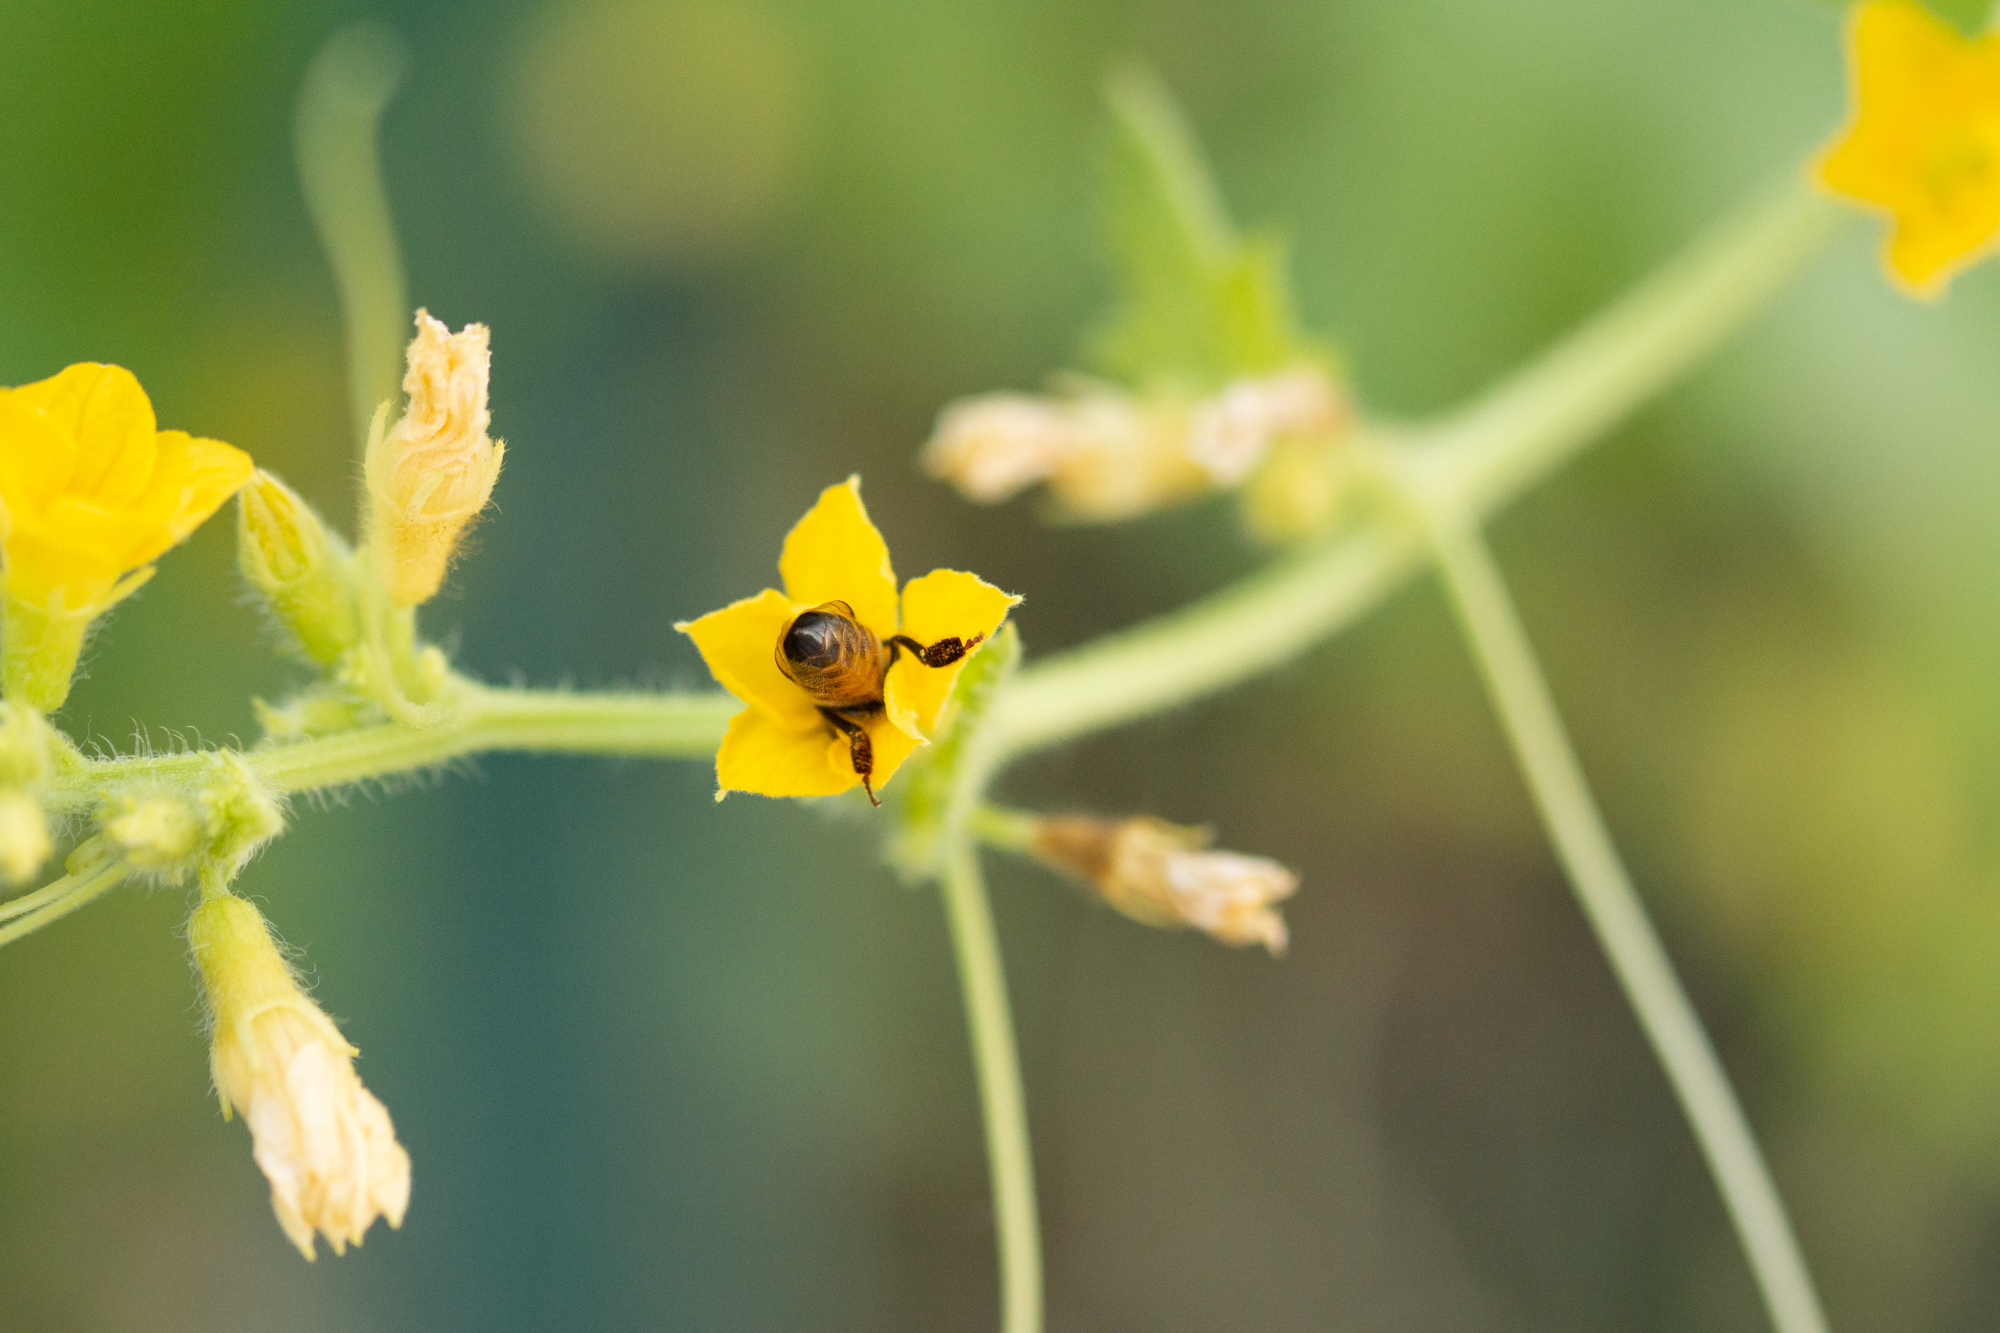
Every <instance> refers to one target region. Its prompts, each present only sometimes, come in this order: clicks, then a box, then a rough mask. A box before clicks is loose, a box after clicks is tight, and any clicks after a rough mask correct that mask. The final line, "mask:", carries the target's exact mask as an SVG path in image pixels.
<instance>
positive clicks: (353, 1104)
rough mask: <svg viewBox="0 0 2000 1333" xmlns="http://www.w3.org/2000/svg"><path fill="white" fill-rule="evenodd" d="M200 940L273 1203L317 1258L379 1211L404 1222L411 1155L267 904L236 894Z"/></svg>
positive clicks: (224, 1054) (227, 1077)
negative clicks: (275, 936) (286, 953)
mask: <svg viewBox="0 0 2000 1333" xmlns="http://www.w3.org/2000/svg"><path fill="white" fill-rule="evenodd" d="M188 944H189V946H190V947H191V948H192V950H193V952H194V961H195V966H196V967H197V968H198V969H199V970H200V973H201V979H202V985H203V987H204V989H205V990H206V991H207V994H208V1003H209V1009H210V1012H211V1013H212V1015H213V1017H214V1021H215V1035H214V1046H213V1048H212V1049H211V1052H210V1067H211V1069H212V1070H213V1072H214V1076H215V1089H216V1092H217V1094H218V1095H219V1096H220V1097H221V1099H222V1113H223V1115H224V1116H227V1115H229V1114H230V1111H231V1109H232V1108H240V1109H241V1110H242V1112H243V1119H244V1120H245V1121H246V1122H248V1124H249V1126H250V1140H251V1154H252V1156H254V1157H255V1158H256V1159H257V1165H258V1167H259V1168H261V1169H262V1170H263V1172H264V1175H265V1177H266V1178H267V1179H268V1180H269V1181H270V1182H271V1210H272V1211H273V1212H275V1213H276V1214H277V1215H278V1225H280V1226H281V1227H283V1228H284V1229H285V1235H286V1236H288V1237H290V1238H291V1241H292V1244H294V1245H296V1246H298V1247H299V1252H300V1253H302V1254H304V1255H305V1257H306V1258H308V1259H311V1258H312V1257H313V1235H314V1233H315V1232H318V1233H320V1234H322V1235H324V1236H325V1237H326V1238H327V1241H328V1242H329V1243H330V1244H331V1245H332V1246H333V1252H334V1253H335V1254H342V1253H345V1251H346V1248H347V1246H348V1245H349V1244H350V1243H352V1244H355V1245H359V1244H360V1243H361V1239H362V1237H363V1236H364V1235H365V1234H366V1233H367V1231H368V1228H369V1226H370V1225H371V1224H373V1222H374V1221H375V1219H376V1218H377V1217H384V1218H387V1219H388V1221H389V1225H390V1226H392V1227H395V1226H401V1225H402V1223H403V1212H404V1210H405V1209H406V1208H408V1206H409V1202H410V1158H409V1154H408V1153H406V1152H404V1151H403V1146H402V1145H401V1144H399V1143H397V1142H396V1131H395V1129H394V1127H393V1126H392V1125H391V1124H390V1123H389V1113H388V1112H387V1111H386V1110H384V1109H383V1107H382V1103H381V1102H379V1101H377V1100H375V1098H374V1096H373V1095H372V1094H371V1093H370V1092H369V1091H368V1089H367V1088H365V1087H363V1086H362V1085H361V1080H360V1078H359V1077H357V1076H356V1075H355V1072H354V1055H355V1050H354V1048H353V1047H352V1046H349V1045H348V1044H347V1042H346V1040H345V1039H344V1038H343V1037H342V1036H341V1035H340V1031H339V1029H337V1028H336V1027H334V1025H333V1022H332V1020H330V1019H329V1018H327V1016H326V1015H325V1014H324V1013H322V1012H321V1011H320V1009H319V1006H317V1005H315V1004H314V1003H313V1002H312V1001H311V1000H310V999H308V998H307V997H306V995H305V993H304V992H303V991H302V990H300V989H299V984H298V981H297V980H296V979H295V978H294V977H293V975H292V971H291V968H290V967H288V966H287V965H286V963H285V960H284V958H283V956H282V955H280V954H279V952H278V948H277V945H275V944H274V943H273V942H272V940H271V934H270V931H269V929H268V928H267V927H266V926H265V924H264V918H263V917H262V916H260V915H259V914H258V912H257V909H256V908H254V907H252V906H250V904H248V903H246V902H244V901H243V900H242V899H240V898H236V897H231V896H229V895H227V894H225V895H222V896H219V897H214V898H210V899H208V900H207V901H205V902H203V903H202V904H201V906H199V907H197V908H195V910H194V915H193V916H192V917H190V918H189V919H188Z"/></svg>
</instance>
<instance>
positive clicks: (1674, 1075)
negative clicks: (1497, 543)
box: [1405, 484, 1827, 1333]
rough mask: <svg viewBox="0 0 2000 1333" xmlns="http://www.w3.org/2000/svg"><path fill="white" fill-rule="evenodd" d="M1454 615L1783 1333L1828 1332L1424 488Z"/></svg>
mask: <svg viewBox="0 0 2000 1333" xmlns="http://www.w3.org/2000/svg"><path fill="white" fill-rule="evenodd" d="M1405 494H1406V496H1407V497H1408V498H1409V499H1410V501H1411V502H1412V503H1413V504H1414V505H1415V506H1416V508H1417V510H1418V512H1419V514H1420V515H1421V517H1422V520H1423V524H1424V528H1425V531H1426V534H1427V536H1428V538H1429V540H1430V544H1431V550H1432V552H1433V553H1434V554H1435V556H1436V559H1437V568H1438V572H1439V575H1440V577H1441V578H1442V579H1443V581H1444V586H1445V590H1446V592H1447V594H1448V595H1449V597H1450V600H1451V604H1452V609H1453V611H1454V612H1455V613H1456V615H1457V618H1458V621H1459V625H1460V626H1461V628H1462V629H1463V630H1464V632H1465V637H1466V641H1467V643H1468V644H1469V645H1470V647H1471V649H1472V653H1473V656H1474V658H1475V659H1476V660H1477V662H1478V664H1479V669H1480V674H1481V676H1482V677H1483V678H1484V679H1485V682H1486V687H1487V692H1488V693H1489V694H1490V695H1491V697H1492V700H1493V705H1494V708H1495V710H1496V711H1497V712H1498V714H1499V717H1500V722H1501V725H1502V727H1503V729H1504V730H1505V731H1506V734H1507V740H1508V743H1509V745H1510V746H1511V747H1512V749H1513V751H1514V756H1515V758H1516V760H1517V761H1518V762H1519V764H1520V767H1521V773H1522V776H1523V777H1524V778H1525V779H1526V780H1527V784H1528V790H1529V793H1530V795H1531V796H1532V797H1533V798H1534V804H1535V809H1536V810H1537V812H1538V813H1539V814H1540V815H1541V818H1542V824H1543V826H1544V827H1545V828H1546V829H1547V831H1548V835H1549V840H1550V841H1551V842H1552V843H1553V844H1554V846H1555V850H1556V855H1557V857H1558V858H1559V859H1560V860H1561V862H1562V865H1563V869H1564V871H1565V872H1566V873H1567V874H1568V877H1569V881H1570V885H1571V887H1572V888H1573V889H1575V891H1576V896H1577V901H1578V903H1579V904H1581V906H1582V908H1583V911H1584V915H1585V916H1586V917H1587V918H1588V919H1589V921H1590V926H1591V929H1592V930H1593V931H1594V932H1595V933H1596V935H1597V940H1598V943H1599V944H1600V945H1601V946H1602V947H1603V949H1604V955H1605V957H1606V958H1607V959H1608V960H1609V961H1610V963H1611V967H1612V971H1613V972H1615V973H1616V974H1617V977H1618V982H1619V984H1620V986H1622V987H1623V988H1624V990H1625V995H1626V998H1627V999H1629V1000H1630V1001H1631V1003H1632V1007H1633V1009H1634V1010H1635V1011H1636V1012H1637V1014H1638V1017H1639V1023H1640V1026H1641V1027H1643V1028H1644V1029H1645V1032H1646V1037H1647V1039H1648V1040H1649V1041H1650V1042H1651V1043H1652V1046H1653V1051H1654V1054H1655V1055H1657V1056H1658V1057H1659V1061H1660V1066H1661V1068H1662V1069H1664V1070H1665V1071H1666V1075H1667V1080H1668V1082H1669V1083H1671V1084H1672V1085H1673V1088H1674V1094H1675V1095H1676V1096H1677V1097H1678V1098H1679V1099H1680V1103H1681V1107H1682V1109H1683V1110H1684V1111H1685V1112H1686V1113H1687V1117H1688V1121H1689V1124H1690V1125H1691V1126H1692V1128H1693V1130H1694V1134H1695V1138H1696V1140H1697V1142H1699V1143H1700V1145H1701V1150H1702V1154H1703V1156H1704V1157H1706V1158H1707V1160H1708V1166H1709V1170H1710V1172H1711V1173H1712V1174H1713V1175H1714V1177H1715V1181H1716V1184H1717V1185H1718V1186H1719V1187H1720V1189H1721V1192H1722V1198H1723V1202H1724V1204H1725V1205H1727V1207H1728V1210H1729V1216H1730V1220H1731V1221H1732V1222H1733V1223H1734V1224H1735V1226H1736V1231H1737V1235H1738V1237H1739V1238H1740V1239H1741V1241H1742V1244H1743V1250H1744V1253H1745V1255H1746V1256H1747V1257H1748V1259H1749V1261H1750V1268H1751V1271H1752V1273H1753V1274H1754V1276H1755V1277H1756V1280H1757V1285H1758V1288H1759V1290H1760V1291H1761V1292H1762V1293H1763V1297H1764V1304H1765V1307H1766V1308H1767V1309H1768V1310H1769V1312H1770V1315H1771V1322H1772V1323H1773V1325H1775V1326H1776V1328H1777V1329H1778V1333H1826V1327H1827V1324H1826V1315H1825V1313H1824V1312H1823V1311H1822V1310H1821V1308H1820V1302H1819V1295H1818V1293H1817V1292H1816V1291H1815V1289H1814V1287H1813V1281H1812V1275H1811V1272H1810V1271H1809V1270H1808V1268H1807V1267H1806V1261H1805V1256H1804V1254H1803V1253H1802V1252H1801V1251H1800V1249H1799V1243H1798V1237H1797V1236H1796V1235H1795V1234H1794V1233H1793V1231H1792V1225H1791V1220H1790V1218H1789V1217H1787V1216H1786V1213H1785V1205H1784V1201H1783V1199H1782V1198H1781V1197H1780V1196H1779V1194H1778V1187H1777V1184H1776V1182H1775V1181H1773V1180H1772V1178H1771V1171H1770V1168H1769V1166H1767V1165H1766V1164H1765V1161H1764V1156H1763V1153H1762V1152H1761V1151H1760V1150H1759V1149H1758V1147H1757V1140H1756V1136H1755V1135H1754V1134H1753V1133H1752V1132H1751V1129H1750V1121H1749V1118H1748V1117H1747V1116H1746V1115H1745V1114H1744V1112H1743V1105H1742V1103H1741V1102H1740V1101H1739V1100H1738V1099H1737V1096H1736V1090H1735V1088H1734V1087H1733V1086H1731V1084H1730V1081H1729V1075H1728V1073H1727V1072H1726V1071H1725V1070H1724V1069H1723V1067H1722V1061H1721V1059H1720V1058H1719V1057H1718V1056H1717V1055H1716V1053H1715V1048H1714V1046H1713V1045H1712V1044H1710V1042H1709V1039H1708V1034H1707V1032H1706V1031H1705V1030H1703V1028H1702V1024H1701V1018H1700V1016H1699V1015H1698V1014H1697V1013H1696V1012H1695V1008H1694V1004H1693V1002H1692V1001H1690V1000H1689V999H1688V995H1687V991H1686V990H1685V989H1684V988H1683V987H1682V986H1681V983H1680V978H1679V977H1678V976H1676V975H1675V973H1674V966H1673V962H1672V960H1671V959H1670V958H1669V957H1668V955H1667V951H1666V947H1665V945H1663V944H1662V943H1661V941H1660V937H1659V934H1658V932H1657V931H1656V930H1655V929H1654V927H1653V923H1652V920H1651V919H1650V918H1649V917H1648V915H1647V913H1646V908H1645V904H1644V903H1643V902H1642V901H1641V900H1640V898H1639V894H1638V891H1637V890H1636V889H1635V888H1634V887H1633V885H1632V879H1631V876H1630V874H1628V873H1627V871H1626V869H1625V864H1624V862H1623V860H1622V859H1621V858H1620V857H1619V855H1618V851H1617V848H1616V847H1615V846H1614V845H1613V843H1612V841H1611V833H1610V830H1609V829H1608V828H1607V827H1606V826H1605V823H1604V816H1603V814H1602V813H1601V812H1600V811H1599V810H1598V808H1597V802H1596V801H1595V799H1593V797H1592V796H1591V793H1590V787H1589V784H1588V781H1587V780H1586V779H1585V777H1584V774H1583V766H1582V765H1581V764H1580V763H1579V762H1578V761H1577V757H1576V751H1575V750H1574V748H1573V747H1572V746H1571V745H1570V741H1569V736H1568V733H1567V732H1566V731H1565V730H1564V728H1563V724H1562V717H1561V714H1560V713H1558V712H1557V710H1556V704H1555V699H1554V697H1553V696H1552V695H1551V694H1550V692H1549V687H1548V682H1547V681H1545V680H1544V679H1543V678H1542V672H1541V668H1540V666H1539V665H1538V664H1537V662H1536V661H1535V655H1534V648H1533V647H1532V645H1531V644H1530V643H1529V641H1528V635H1527V631H1526V630H1525V629H1524V628H1523V627H1522V625H1521V621H1520V616H1519V614H1518V613H1517V612H1516V611H1515V609H1514V604H1513V600H1512V599H1511V598H1510V597H1509V596H1508V594H1507V587H1506V583H1505V581H1504V580H1503V579H1502V577H1501V574H1500V570H1499V567H1498V566H1497V565H1496V564H1495V563H1494V560H1493V556H1492V553H1491V552H1490V551H1488V550H1487V547H1486V543H1485V541H1484V540H1483V539H1482V538H1481V536H1480V534H1479V530H1478V528H1477V527H1476V525H1475V524H1474V522H1473V520H1472V519H1471V518H1470V516H1468V515H1466V514H1465V513H1463V512H1462V511H1460V510H1458V509H1455V508H1454V507H1453V505H1452V503H1451V501H1450V500H1448V499H1441V498H1440V497H1438V496H1437V495H1435V494H1432V493H1429V492H1426V491H1425V490H1424V489H1423V487H1422V486H1421V485H1420V484H1418V485H1411V486H1409V487H1408V489H1407V490H1406V492H1405Z"/></svg>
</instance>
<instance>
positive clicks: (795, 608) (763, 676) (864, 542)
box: [675, 477, 1020, 800]
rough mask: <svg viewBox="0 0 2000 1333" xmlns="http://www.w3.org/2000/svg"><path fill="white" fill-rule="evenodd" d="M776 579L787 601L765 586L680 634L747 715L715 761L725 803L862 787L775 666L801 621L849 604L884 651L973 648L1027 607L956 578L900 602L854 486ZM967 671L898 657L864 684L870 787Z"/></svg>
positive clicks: (971, 579) (823, 722) (829, 506)
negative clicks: (747, 795)
mask: <svg viewBox="0 0 2000 1333" xmlns="http://www.w3.org/2000/svg"><path fill="white" fill-rule="evenodd" d="M778 572H779V574H780V575H781V576H782V578H783V580H784V584H785V590H784V591H783V592H778V591H777V590H775V589H771V588H767V589H765V590H764V591H763V592H762V593H760V594H758V595H757V596H755V597H750V598H746V599H744V600H743V601H740V602H736V603H733V604H732V605H729V606H726V607H724V608H722V609H721V610H720V611H711V612H710V613H709V614H707V615H705V616H703V617H701V619H699V620H696V621H693V622H691V623H682V624H679V625H676V626H675V628H676V629H678V630H680V631H682V632H683V633H685V634H687V635H688V636H689V637H690V638H692V639H693V640H694V642H695V647H697V648H699V649H700V650H701V655H702V658H703V659H704V660H705V661H706V662H707V663H708V669H709V670H710V671H711V672H713V673H714V674H715V678H716V680H717V681H719V682H720V683H721V685H722V687H723V688H724V689H726V690H728V691H729V692H730V693H731V694H733V695H735V696H736V697H737V698H738V699H740V700H742V701H743V703H744V704H745V705H747V706H746V707H745V708H744V710H743V711H742V712H740V713H738V714H737V715H736V717H735V718H734V719H733V720H732V721H731V722H730V724H729V732H728V734H727V735H726V736H725V737H724V738H723V741H722V748H721V750H720V751H719V752H718V753H717V755H716V760H715V771H716V784H717V788H718V790H717V792H716V798H717V799H718V800H719V799H721V797H722V796H723V795H724V794H725V793H727V792H732V791H745V792H756V793H758V794H760V795H764V796H831V795H834V794H835V793H837V792H843V791H846V790H848V789H849V788H852V787H856V786H859V785H860V784H861V780H862V779H861V775H860V774H858V773H857V772H856V771H855V764H854V757H853V751H852V749H851V746H850V742H849V741H848V740H847V739H846V738H845V737H843V736H842V735H841V733H840V732H839V730H837V729H836V726H835V725H834V724H833V723H832V722H830V721H829V720H828V719H827V717H826V716H825V715H824V714H822V713H821V711H820V710H819V708H818V707H817V706H816V705H815V704H814V702H813V699H812V697H811V696H809V695H808V694H807V693H806V691H805V689H804V688H803V687H801V686H800V685H798V684H797V683H795V682H794V681H793V680H792V679H791V678H790V677H789V676H787V675H786V674H785V672H784V671H783V670H782V669H780V667H779V665H778V660H777V657H778V653H779V651H780V646H781V645H780V639H781V638H782V637H783V635H784V634H785V632H786V629H787V627H788V626H790V625H791V623H792V621H793V619H794V618H795V617H797V616H799V615H800V614H801V613H803V612H807V611H811V610H814V609H815V608H820V607H823V606H825V605H826V604H828V603H844V604H845V605H846V607H847V608H848V610H849V611H850V612H851V614H852V619H853V620H854V621H856V622H858V623H859V625H860V626H861V627H862V628H863V629H865V630H866V631H867V632H868V633H869V634H872V635H873V636H874V637H875V640H876V641H877V642H878V643H881V644H886V643H888V641H889V640H890V639H891V638H892V637H894V636H907V637H908V638H909V639H911V640H913V641H916V642H918V643H921V644H925V645H930V644H935V643H942V642H944V641H946V640H950V639H956V640H958V641H959V642H960V643H961V644H965V645H971V644H973V643H974V642H975V641H977V640H979V639H983V638H985V637H987V636H990V635H991V634H992V633H993V632H994V631H995V630H997V629H999V628H1000V622H1001V621H1003V620H1005V619H1006V617H1007V608H1008V607H1010V606H1012V605H1013V604H1014V603H1015V602H1017V601H1019V600H1020V599H1019V598H1016V597H1010V596H1009V595H1007V594H1006V593H1004V592H1001V591H1000V590H999V589H998V588H995V587H994V586H993V585H991V584H989V583H987V582H985V581H984V580H982V579H979V578H977V577H975V576H974V575H971V574H965V573H961V572H960V571H958V570H955V569H937V570H932V571H931V572H930V573H928V574H926V575H924V576H923V577H922V578H916V579H911V580H910V582H909V583H908V585H906V586H905V587H904V588H903V591H902V596H901V597H900V598H898V596H897V593H896V575H895V571H894V570H892V569H891V568H890V565H889V548H888V545H887V544H886V543H885V542H884V541H883V540H882V534H881V533H880V532H878V531H876V529H875V525H874V524H873V523H871V522H870V521H869V520H868V511H867V510H865V509H864V508H862V505H861V481H860V479H859V478H858V477H850V478H849V479H848V480H847V481H845V482H843V483H842V484H840V485H838V486H829V487H827V488H826V490H825V491H824V492H823V493H822V494H821V495H820V497H819V503H817V504H815V505H814V506H813V507H812V510H811V511H810V512H809V513H807V514H806V516H805V517H804V518H802V519H800V520H799V521H798V523H797V524H796V525H795V526H794V527H793V528H792V530H791V532H790V533H789V534H788V535H787V536H786V537H785V546H784V552H783V554H782V555H781V556H780V557H779V560H778ZM964 664H965V662H964V659H963V658H959V659H957V660H955V661H952V662H951V663H949V664H947V665H943V666H935V667H933V666H926V665H925V664H924V663H923V662H922V661H921V660H919V659H918V658H917V656H916V655H915V654H914V653H911V652H899V653H898V654H897V655H896V657H895V659H894V661H893V662H892V663H891V664H890V665H889V666H888V668H887V671H886V673H885V674H884V675H883V676H882V677H881V678H880V679H879V680H874V681H869V682H866V684H868V685H869V686H872V687H874V689H875V690H876V691H878V693H877V702H876V703H873V704H869V705H867V706H864V707H862V708H859V709H855V710H851V711H853V712H854V713H856V714H857V716H858V718H859V722H858V724H859V725H860V726H862V727H864V728H865V731H866V736H867V740H868V743H869V746H870V748H871V750H872V756H873V765H874V767H873V774H872V782H873V785H874V787H876V788H880V787H881V786H882V785H883V784H884V783H886V782H888V780H889V779H890V777H892V776H893V775H894V774H895V772H896V769H897V768H898V767H899V766H901V764H902V762H903V761H904V760H905V759H907V758H909V756H910V754H911V753H912V752H913V751H914V750H915V749H916V748H917V746H919V745H922V744H924V743H925V742H926V741H927V740H928V739H929V737H930V733H931V730H932V728H933V727H934V726H936V724H937V719H938V714H939V712H940V710H942V709H943V707H944V704H945V701H946V700H947V699H948V698H949V697H950V695H951V687H952V684H953V682H954V681H956V680H957V678H958V673H959V670H960V668H961V667H963V666H964Z"/></svg>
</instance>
